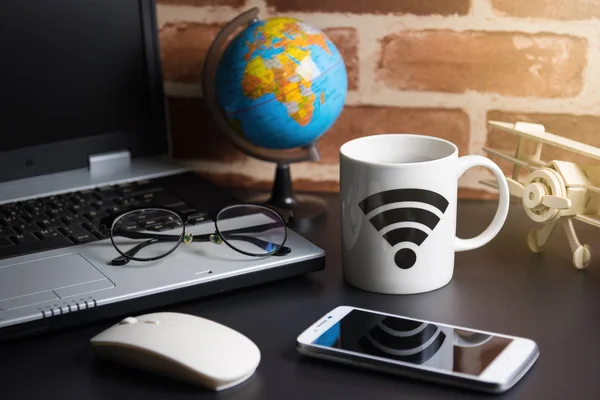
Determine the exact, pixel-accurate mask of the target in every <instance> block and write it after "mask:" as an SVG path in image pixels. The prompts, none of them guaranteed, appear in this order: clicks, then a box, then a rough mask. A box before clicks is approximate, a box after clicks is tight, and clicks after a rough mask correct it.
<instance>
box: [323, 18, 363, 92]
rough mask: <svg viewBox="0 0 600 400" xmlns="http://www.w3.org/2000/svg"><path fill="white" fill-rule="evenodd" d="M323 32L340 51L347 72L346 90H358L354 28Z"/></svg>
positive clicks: (356, 36)
mask: <svg viewBox="0 0 600 400" xmlns="http://www.w3.org/2000/svg"><path fill="white" fill-rule="evenodd" d="M323 32H324V33H325V34H326V35H327V36H328V37H329V39H331V41H332V42H333V44H334V45H335V47H337V49H338V50H339V51H340V54H341V55H342V58H343V59H344V63H345V64H346V70H347V72H348V89H349V90H357V89H358V35H357V33H356V29H354V28H329V29H324V30H323Z"/></svg>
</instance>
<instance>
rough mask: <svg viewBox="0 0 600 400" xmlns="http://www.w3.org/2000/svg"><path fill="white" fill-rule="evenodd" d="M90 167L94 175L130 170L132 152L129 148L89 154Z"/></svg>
mask: <svg viewBox="0 0 600 400" xmlns="http://www.w3.org/2000/svg"><path fill="white" fill-rule="evenodd" d="M88 159H89V169H90V174H91V175H92V176H98V175H107V174H114V173H119V172H121V171H123V172H125V171H129V169H130V168H131V153H129V151H127V150H123V151H115V152H110V153H102V154H94V155H91V156H89V158H88Z"/></svg>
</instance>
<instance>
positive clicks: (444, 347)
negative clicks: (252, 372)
mask: <svg viewBox="0 0 600 400" xmlns="http://www.w3.org/2000/svg"><path fill="white" fill-rule="evenodd" d="M297 348H298V351H299V352H300V353H302V354H305V355H307V356H311V357H317V358H321V359H326V360H331V361H336V362H341V363H345V364H350V365H355V366H358V367H363V368H368V369H372V370H377V371H382V372H387V373H392V374H397V375H401V376H406V377H412V378H418V379H422V380H429V381H433V382H437V383H445V384H450V385H455V386H461V387H466V388H469V389H474V390H481V391H485V392H492V393H501V392H504V391H506V390H508V389H510V388H511V387H512V386H513V385H514V384H515V383H517V382H518V381H519V379H521V377H522V376H523V375H524V374H525V373H526V372H527V371H528V370H529V368H531V366H532V365H533V364H534V363H535V361H536V360H537V358H538V355H539V350H538V346H537V344H536V343H535V342H534V341H532V340H530V339H525V338H520V337H515V336H509V335H502V334H498V333H492V332H484V331H480V330H474V329H468V328H464V327H459V326H452V325H447V324H441V323H437V322H431V321H425V320H420V319H415V318H408V317H404V316H400V315H393V314H387V313H383V312H379V311H373V310H366V309H362V308H356V307H348V306H340V307H337V308H336V309H334V310H332V311H331V312H329V313H327V314H326V315H325V316H323V317H322V318H320V319H319V320H317V322H315V323H314V324H313V325H312V326H310V327H309V328H308V329H306V330H305V331H304V332H302V334H300V336H298V338H297Z"/></svg>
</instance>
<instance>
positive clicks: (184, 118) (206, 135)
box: [167, 97, 246, 161]
mask: <svg viewBox="0 0 600 400" xmlns="http://www.w3.org/2000/svg"><path fill="white" fill-rule="evenodd" d="M167 100H168V108H169V118H170V124H171V135H172V141H173V156H174V157H175V158H178V159H201V160H218V161H234V160H239V159H243V158H244V157H246V156H245V155H244V154H243V153H241V152H240V151H238V150H237V149H235V148H234V147H233V145H231V144H230V143H229V142H228V141H227V138H226V137H225V135H224V134H223V133H221V132H220V131H219V130H218V128H217V126H216V124H215V122H214V120H213V117H212V114H211V113H210V112H209V110H208V106H207V105H206V103H205V102H204V99H200V98H189V99H188V98H175V97H170V98H168V99H167Z"/></svg>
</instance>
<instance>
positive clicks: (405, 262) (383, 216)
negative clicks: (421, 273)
mask: <svg viewBox="0 0 600 400" xmlns="http://www.w3.org/2000/svg"><path fill="white" fill-rule="evenodd" d="M401 202H415V203H420V204H423V205H429V206H432V207H435V208H437V209H438V210H440V211H441V213H442V214H443V213H444V212H445V211H446V208H448V200H446V198H445V197H444V196H442V195H441V194H439V193H436V192H432V191H431V190H426V189H394V190H387V191H384V192H379V193H375V194H372V195H371V196H369V197H367V198H366V199H364V200H362V201H361V202H360V203H358V206H359V207H360V209H361V210H362V211H363V213H364V214H365V215H367V214H369V213H370V212H371V211H373V210H375V209H376V208H379V207H382V206H385V205H387V204H392V203H401ZM369 221H370V222H371V224H372V225H373V226H374V227H375V229H377V231H381V230H382V229H383V228H385V227H386V226H389V225H392V224H396V223H400V222H413V223H417V224H420V225H424V226H426V227H428V228H429V229H431V230H433V229H434V228H435V227H436V226H437V224H438V222H440V217H438V216H437V215H436V214H435V213H433V212H431V211H429V210H428V209H426V208H420V207H401V206H399V207H395V208H391V209H388V210H385V211H383V212H380V213H377V214H375V215H373V216H372V217H371V218H370V220H369ZM428 236H429V234H428V233H427V232H425V231H424V230H422V229H419V228H416V227H406V226H402V227H398V228H394V229H391V230H390V231H388V232H386V233H385V234H384V235H383V238H384V239H385V240H386V241H387V242H388V243H389V244H390V246H392V247H393V246H395V245H397V244H399V243H402V242H410V243H414V244H416V245H417V246H420V245H421V243H423V242H424V241H425V239H427V237H428ZM394 262H395V263H396V265H397V266H398V267H400V268H402V269H408V268H411V267H412V266H413V265H415V263H416V262H417V255H416V253H415V252H414V251H413V250H412V249H410V248H406V247H404V248H401V249H399V250H398V251H397V252H396V255H395V256H394Z"/></svg>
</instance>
